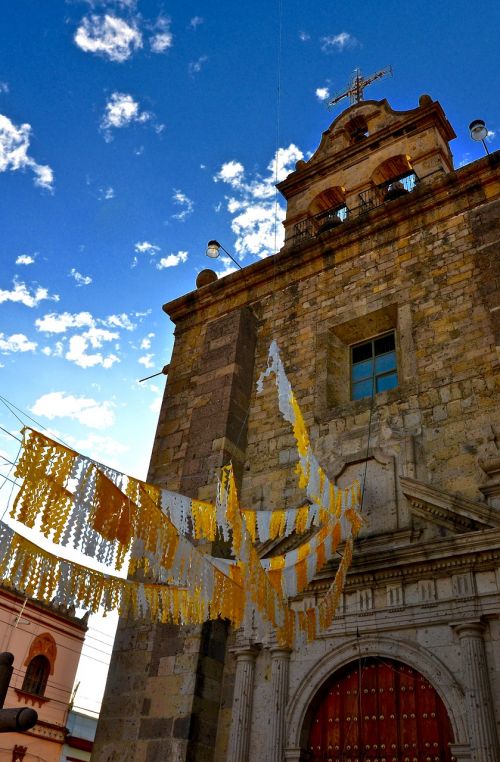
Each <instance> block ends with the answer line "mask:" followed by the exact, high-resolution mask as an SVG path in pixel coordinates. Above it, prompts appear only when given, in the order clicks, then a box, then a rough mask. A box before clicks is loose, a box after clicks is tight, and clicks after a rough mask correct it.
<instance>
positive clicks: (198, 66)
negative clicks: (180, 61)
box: [188, 56, 208, 76]
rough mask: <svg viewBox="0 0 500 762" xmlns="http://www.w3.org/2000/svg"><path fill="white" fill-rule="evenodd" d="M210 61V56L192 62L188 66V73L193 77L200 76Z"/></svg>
mask: <svg viewBox="0 0 500 762" xmlns="http://www.w3.org/2000/svg"><path fill="white" fill-rule="evenodd" d="M207 61H208V56H200V57H199V58H198V59H197V60H196V61H190V62H189V65H188V72H189V73H190V75H191V76H194V75H195V74H199V72H200V71H201V70H202V68H203V64H205V63H206V62H207Z"/></svg>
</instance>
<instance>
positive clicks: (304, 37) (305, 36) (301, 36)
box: [299, 30, 311, 42]
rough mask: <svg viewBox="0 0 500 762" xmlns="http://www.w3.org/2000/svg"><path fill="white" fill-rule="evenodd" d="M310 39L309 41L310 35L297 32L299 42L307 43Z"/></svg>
mask: <svg viewBox="0 0 500 762" xmlns="http://www.w3.org/2000/svg"><path fill="white" fill-rule="evenodd" d="M310 39H311V35H310V34H309V32H304V31H303V30H301V31H300V32H299V40H300V41H301V42H308V41H309V40H310Z"/></svg>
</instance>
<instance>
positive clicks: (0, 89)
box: [0, 82, 9, 93]
mask: <svg viewBox="0 0 500 762" xmlns="http://www.w3.org/2000/svg"><path fill="white" fill-rule="evenodd" d="M8 92H9V84H8V82H0V93H8Z"/></svg>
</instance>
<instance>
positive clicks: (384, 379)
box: [377, 372, 398, 392]
mask: <svg viewBox="0 0 500 762" xmlns="http://www.w3.org/2000/svg"><path fill="white" fill-rule="evenodd" d="M397 385H398V374H397V373H396V372H394V373H388V374H387V375H386V376H379V377H378V378H377V392H385V391H387V390H388V389H395V388H396V386H397Z"/></svg>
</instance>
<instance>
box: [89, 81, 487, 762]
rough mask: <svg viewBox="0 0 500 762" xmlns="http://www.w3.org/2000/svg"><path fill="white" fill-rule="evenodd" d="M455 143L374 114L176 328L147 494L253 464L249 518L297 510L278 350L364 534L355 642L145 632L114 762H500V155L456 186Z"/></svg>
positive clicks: (116, 666)
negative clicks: (281, 409)
mask: <svg viewBox="0 0 500 762" xmlns="http://www.w3.org/2000/svg"><path fill="white" fill-rule="evenodd" d="M453 137H454V132H453V129H452V127H451V126H450V124H449V123H448V121H447V119H446V117H445V114H444V113H443V110H442V108H441V106H440V105H439V103H437V102H436V101H433V100H432V99H431V98H430V97H429V96H426V95H425V96H422V97H421V98H420V101H419V105H418V107H417V108H414V109H411V110H409V111H402V112H398V111H394V110H393V109H392V108H391V107H390V106H389V104H388V103H387V102H386V101H361V102H359V103H356V104H354V105H352V106H351V107H350V108H348V109H347V110H346V111H344V112H343V113H342V114H341V115H340V116H339V117H338V118H336V119H335V120H334V122H333V123H332V125H331V126H330V128H329V129H328V130H327V131H326V132H325V133H324V134H323V136H322V139H321V142H320V145H319V147H318V149H317V151H316V152H315V153H314V155H313V156H312V157H311V158H310V159H309V161H307V162H302V161H301V162H299V163H298V165H297V167H296V171H295V172H293V173H292V174H291V175H290V176H289V177H288V178H287V179H286V180H284V181H283V182H282V183H280V185H279V189H280V191H281V193H282V194H283V195H284V196H285V198H286V200H287V214H286V220H285V223H284V224H285V244H284V246H283V248H282V249H281V251H280V252H278V253H277V254H276V255H275V256H274V257H270V258H269V259H266V260H263V261H259V262H256V263H255V264H253V265H251V266H249V267H246V268H245V269H244V270H243V271H241V272H236V273H234V274H232V275H229V276H227V277H225V278H224V279H222V280H220V281H217V280H215V279H214V278H213V277H212V276H210V274H208V275H205V276H204V277H203V278H200V279H199V287H198V289H197V290H196V291H194V292H192V293H190V294H187V295H186V296H183V297H181V298H179V299H177V300H175V301H173V302H170V303H169V304H167V305H165V307H164V310H165V312H166V313H167V314H168V315H169V316H170V318H171V320H172V321H173V322H174V323H175V326H176V331H175V336H176V339H175V345H174V350H173V355H172V360H171V364H170V372H169V377H168V384H167V387H166V391H165V397H164V401H163V406H162V409H161V412H160V417H159V423H158V430H157V436H156V440H155V445H154V450H153V456H152V461H151V468H150V473H149V481H151V482H153V483H157V484H159V485H161V486H164V487H168V488H169V489H172V490H177V491H179V492H181V493H183V494H186V495H190V496H192V497H199V498H206V497H212V496H213V485H214V484H215V481H216V476H217V473H218V469H219V468H220V467H221V466H222V465H223V464H225V463H227V462H228V461H229V460H231V461H232V462H233V464H234V467H235V471H236V475H237V479H238V486H239V490H240V494H241V502H242V504H243V505H245V506H246V507H247V508H251V509H254V510H256V511H258V510H260V509H273V508H278V507H294V506H297V505H299V504H300V501H301V500H302V499H303V496H301V490H300V489H299V486H298V483H297V477H296V474H295V465H296V461H297V452H296V449H295V446H294V440H293V435H292V432H291V431H290V428H289V427H288V425H287V424H286V423H285V422H284V421H283V420H282V418H281V417H280V415H279V413H278V407H277V401H276V395H275V391H274V390H273V388H272V385H271V384H269V385H268V386H266V387H265V388H264V391H263V393H261V394H258V393H257V391H256V380H257V378H258V376H259V374H260V373H261V371H262V370H263V369H264V368H265V367H266V364H267V355H268V350H269V346H270V343H271V341H272V340H275V341H276V342H277V344H278V345H279V348H280V352H281V357H282V360H283V363H284V365H285V368H286V371H287V374H288V377H289V379H290V382H291V384H292V387H293V389H294V392H295V394H296V396H297V399H298V402H299V404H300V406H301V409H302V411H303V414H304V417H305V420H306V424H307V426H308V428H309V432H310V435H311V440H312V442H313V447H314V450H315V453H316V456H317V457H318V459H319V461H320V463H321V464H322V466H323V468H324V469H325V471H326V473H327V475H328V477H329V478H330V479H331V480H332V481H335V482H336V483H337V484H339V485H340V486H345V485H347V484H349V483H351V482H352V481H353V479H355V478H359V479H360V481H361V483H362V484H363V485H364V487H365V489H364V498H363V510H362V513H363V516H364V519H365V526H364V528H363V530H362V532H361V535H360V537H359V540H358V542H357V544H356V546H355V553H354V559H353V564H352V567H351V570H350V573H349V575H348V579H347V584H346V587H345V592H344V595H343V597H342V600H341V603H340V605H339V609H338V611H337V614H336V617H335V620H334V623H333V625H332V626H331V627H330V628H329V629H328V631H326V632H325V633H323V634H322V635H321V637H319V638H317V639H316V640H314V641H313V642H311V643H309V644H308V645H306V646H304V647H302V648H300V649H296V650H287V649H284V648H282V647H279V646H278V645H277V643H276V642H275V639H274V637H273V633H272V632H267V633H266V634H265V635H264V636H263V635H262V634H261V633H258V632H257V631H256V632H255V633H254V634H250V635H249V634H248V633H246V634H244V633H234V632H230V631H229V630H228V628H226V626H225V624H224V623H222V622H215V623H207V624H205V625H204V626H203V627H201V628H199V627H190V628H178V627H176V626H173V625H153V626H152V625H150V624H148V623H145V622H142V623H131V622H125V621H122V622H121V623H120V626H119V629H118V634H117V639H116V641H115V648H114V653H113V658H112V662H111V669H110V675H109V679H108V686H107V690H106V695H105V700H104V704H103V708H102V713H101V719H100V723H99V726H98V731H97V737H96V744H95V747H94V754H93V757H92V758H93V759H94V760H98V761H99V762H111V760H120V762H127V761H128V760H130V761H132V760H134V762H156V761H157V760H158V761H160V760H162V761H163V760H169V762H188V760H189V762H263V761H264V760H265V762H284V760H287V762H292V761H293V762H299V761H302V760H311V761H314V762H319V761H320V760H321V761H322V762H341V761H342V762H361V760H363V762H368V760H370V761H371V762H424V761H425V762H435V761H436V760H446V761H447V762H451V760H453V759H454V760H460V761H461V762H500V751H499V741H498V730H497V727H498V723H500V620H499V619H498V611H499V606H500V565H499V560H500V447H499V443H498V440H497V436H498V433H499V431H500V410H499V405H498V387H497V385H496V384H497V378H498V367H499V359H500V358H499V346H500V301H499V293H500V289H499V285H500V264H499V262H500V258H499V256H498V238H499V222H498V220H499V213H500V182H499V172H498V168H499V163H500V156H499V153H498V152H497V153H494V154H492V155H489V156H485V157H483V158H482V159H480V160H478V161H476V162H474V163H472V164H469V165H467V166H464V167H461V168H459V169H454V168H453V161H452V155H451V152H450V148H449V142H450V141H451V140H452V139H453ZM261 552H262V553H263V554H266V556H267V557H269V556H270V555H272V554H273V553H276V552H277V546H276V543H275V544H274V545H273V543H271V544H267V545H265V546H263V547H262V548H261ZM335 568H336V561H335V558H332V559H330V562H329V563H328V564H327V566H326V567H325V569H324V570H323V571H322V572H321V573H320V574H319V575H318V576H317V577H316V578H315V579H314V580H313V582H312V583H311V584H310V585H309V587H308V588H307V589H306V591H305V592H304V593H302V594H300V595H297V596H296V597H295V598H294V600H293V601H292V605H293V607H295V608H296V609H300V608H301V607H304V606H306V605H311V603H312V604H314V603H315V602H317V601H318V600H320V599H321V596H322V595H323V594H324V592H325V590H326V589H327V588H328V585H329V581H330V580H331V578H332V575H333V574H334V572H335Z"/></svg>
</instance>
